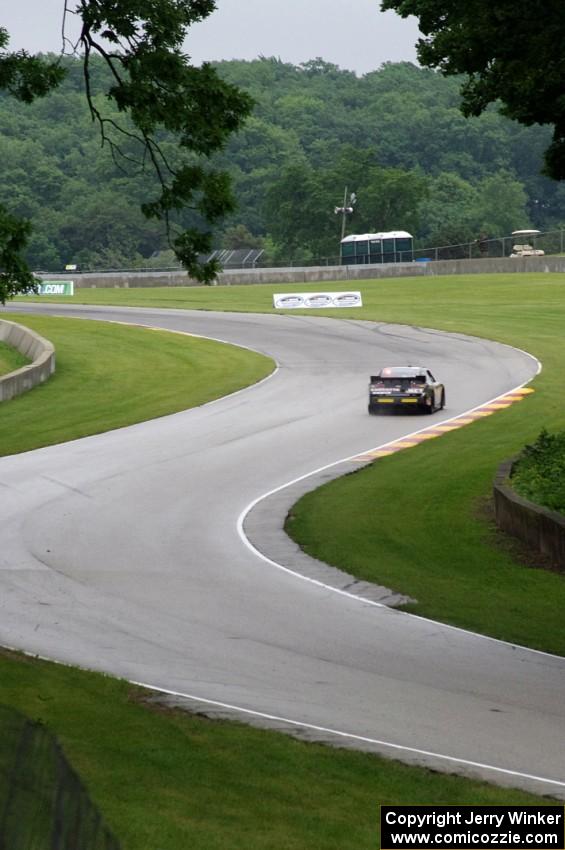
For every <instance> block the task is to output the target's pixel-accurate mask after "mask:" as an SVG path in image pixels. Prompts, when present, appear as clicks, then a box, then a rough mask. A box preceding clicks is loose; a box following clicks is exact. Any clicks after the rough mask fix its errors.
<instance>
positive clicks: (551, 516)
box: [493, 458, 565, 571]
mask: <svg viewBox="0 0 565 850" xmlns="http://www.w3.org/2000/svg"><path fill="white" fill-rule="evenodd" d="M515 461H516V458H512V460H507V461H505V462H504V463H502V464H501V465H500V466H499V468H498V472H497V474H496V478H495V481H494V487H493V491H494V510H495V516H496V523H497V525H498V526H499V528H501V529H502V530H503V531H505V532H507V533H508V534H512V535H513V536H514V537H518V538H519V539H520V540H522V541H523V542H524V543H526V544H527V545H528V546H531V547H532V548H533V549H535V550H536V551H538V552H541V553H542V554H543V555H545V556H547V558H549V560H550V561H551V563H552V565H553V566H555V567H557V568H558V569H560V570H563V571H565V516H563V515H562V514H560V513H557V512H556V511H550V510H549V509H548V508H543V507H541V506H540V505H536V504H534V503H533V502H529V501H528V500H527V499H523V498H522V497H521V496H519V495H518V494H517V493H516V492H514V490H513V489H512V487H511V486H510V480H511V476H512V467H513V465H514V463H515Z"/></svg>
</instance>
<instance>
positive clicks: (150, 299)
mask: <svg viewBox="0 0 565 850" xmlns="http://www.w3.org/2000/svg"><path fill="white" fill-rule="evenodd" d="M309 288H310V289H312V290H316V289H329V290H331V289H334V290H341V289H343V288H344V286H343V282H341V283H336V284H326V283H324V284H321V285H313V286H310V287H309ZM354 288H355V289H359V290H361V292H362V295H363V305H364V306H363V308H361V309H359V308H356V309H349V310H339V311H336V310H333V311H332V310H326V311H314V312H315V314H321V315H326V316H333V317H336V318H337V317H339V318H346V319H347V318H350V319H370V320H374V321H378V322H398V323H401V324H413V325H419V326H422V327H434V328H438V329H440V330H447V331H458V332H462V333H467V334H471V335H475V336H482V337H487V338H490V339H496V340H499V341H500V342H505V343H508V344H510V345H514V346H517V347H518V348H523V349H526V350H528V351H529V352H531V353H532V354H534V355H536V356H537V357H538V358H539V359H540V360H541V361H542V363H543V367H544V368H543V372H542V374H541V375H540V376H539V378H537V379H536V381H535V388H536V393H535V394H534V395H533V396H531V397H529V398H528V399H527V400H526V401H524V402H522V403H521V404H516V405H514V406H513V407H511V408H510V409H508V410H506V411H502V412H500V413H497V414H496V415H495V416H492V417H490V418H488V419H485V420H482V421H480V422H477V423H476V424H474V425H472V426H469V427H466V428H464V429H461V430H460V431H457V432H453V433H451V434H449V435H446V436H445V437H442V439H441V440H437V441H430V442H427V443H426V444H424V445H421V446H419V447H417V448H414V449H411V450H410V451H409V452H402V453H399V454H397V455H395V456H394V457H390V458H386V459H383V460H379V461H378V462H377V463H375V464H373V465H372V466H371V467H370V468H368V469H364V470H362V471H360V472H359V473H357V474H356V475H355V476H350V477H347V478H344V479H341V480H339V481H335V482H333V483H331V484H329V485H327V486H325V487H323V488H321V489H320V490H318V491H316V492H315V493H312V494H309V495H307V496H306V497H304V498H303V499H302V500H301V501H300V502H299V503H298V504H297V505H296V506H295V508H294V510H293V520H292V522H290V523H289V524H288V530H289V533H290V534H291V536H292V537H294V539H295V540H296V541H297V542H298V543H299V544H300V545H301V546H302V547H303V548H304V549H305V550H306V551H308V552H309V553H310V554H312V555H314V556H315V557H317V558H321V559H322V560H324V561H326V562H327V563H330V564H334V565H335V566H338V567H341V568H343V569H345V570H347V571H348V572H352V573H354V574H355V575H357V576H359V577H361V578H364V579H367V580H368V581H375V582H377V583H380V584H385V585H387V586H389V587H391V588H393V589H394V590H397V591H399V592H402V593H406V594H408V595H409V596H411V597H413V598H415V599H417V600H418V602H417V604H416V605H414V606H412V609H411V610H413V611H415V612H417V613H419V614H422V615H425V616H429V617H432V618H434V619H438V620H442V621H444V622H449V623H453V624H456V625H459V626H462V627H464V628H469V629H472V630H474V631H480V632H483V633H485V634H490V635H493V636H494V637H498V638H502V639H504V640H508V641H512V642H516V643H519V644H524V645H527V646H532V647H535V648H537V649H541V650H546V651H548V652H554V653H558V654H562V655H565V618H563V615H562V611H563V609H564V607H565V578H564V577H563V576H560V575H557V574H555V573H550V572H547V571H545V570H542V569H536V568H535V561H534V566H532V565H531V564H530V565H529V566H526V565H522V564H519V563H517V562H516V560H515V559H514V558H513V557H512V556H511V555H510V554H509V552H508V551H507V550H506V549H503V548H500V547H498V546H496V545H495V544H494V540H495V534H494V531H493V528H492V527H491V526H490V525H489V524H488V523H487V522H486V521H485V519H484V516H485V510H484V507H485V502H486V501H487V500H488V497H489V494H490V493H491V489H492V480H493V477H494V473H495V470H496V468H497V466H498V464H499V463H500V462H501V461H502V460H504V459H506V458H508V457H510V456H512V455H514V454H516V453H517V452H518V451H520V450H521V448H522V447H523V446H524V445H526V444H527V443H531V442H532V441H533V440H535V438H536V437H537V435H538V434H539V432H540V431H541V429H542V428H544V427H545V428H547V430H549V431H559V430H562V429H563V428H564V427H565V409H564V408H563V403H562V397H563V389H562V384H563V379H562V373H563V365H564V364H563V361H564V349H563V328H564V327H565V275H563V274H543V273H535V274H501V275H469V276H465V275H454V276H446V277H438V278H434V277H425V278H395V279H392V280H374V281H364V282H363V281H360V282H358V281H356V282H355V284H354ZM283 289H284V291H288V292H292V291H303V290H304V284H294V285H285V286H284V287H283V286H281V284H277V285H273V286H268V285H261V286H240V287H236V286H233V287H186V288H182V289H180V288H177V287H175V288H171V289H165V290H163V289H147V290H145V289H143V290H142V289H140V290H131V289H129V290H125V289H124V290H117V289H113V290H90V289H89V290H78V291H77V298H78V299H79V300H80V301H84V303H104V304H126V305H127V304H131V305H134V304H135V305H144V306H169V307H185V308H200V309H219V310H221V309H223V310H244V311H254V312H274V311H273V308H272V294H273V292H277V291H282V290H283ZM55 298H56V297H55ZM59 300H63V299H62V298H60V299H59ZM299 312H301V313H304V312H305V311H299ZM308 312H309V314H312V311H308ZM447 392H448V398H449V387H448V388H447ZM539 563H540V565H541V561H540V562H539Z"/></svg>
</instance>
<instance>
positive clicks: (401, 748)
mask: <svg viewBox="0 0 565 850" xmlns="http://www.w3.org/2000/svg"><path fill="white" fill-rule="evenodd" d="M130 684H132V685H137V686H138V687H141V688H146V689H147V690H150V691H156V692H158V693H162V694H168V695H169V696H176V697H182V698H184V699H189V700H193V701H195V702H202V703H205V704H206V705H213V706H217V707H218V708H225V709H228V710H230V711H237V712H240V713H241V714H248V715H250V716H252V717H261V718H263V719H264V720H275V721H277V722H278V723H286V724H288V725H289V726H296V727H299V728H302V729H311V730H313V731H314V732H325V733H327V734H328V735H335V736H336V737H339V738H347V739H350V740H353V741H361V742H363V743H365V744H375V745H376V746H380V747H387V748H389V749H392V750H397V751H401V752H405V753H413V754H414V755H421V756H429V757H431V758H436V759H441V760H442V761H448V762H451V763H453V764H461V765H468V766H469V767H476V768H481V769H482V770H490V771H494V772H496V773H502V774H505V775H506V776H514V777H520V778H521V779H532V780H534V781H536V782H545V783H547V784H549V785H557V786H559V787H560V788H565V782H562V781H560V780H558V779H547V778H546V777H544V776H536V775H535V774H531V773H522V772H521V771H518V770H510V769H508V768H505V767H497V766H496V765H491V764H483V763H482V762H477V761H471V760H469V759H463V758H458V757H457V756H447V755H444V754H443V753H435V752H432V751H430V750H421V749H419V748H417V747H408V746H405V745H403V744H393V743H391V742H390V741H381V740H379V739H378V738H369V737H366V736H364V735H355V734H354V733H352V732H342V731H340V730H339V729H331V728H328V727H326V726H316V725H315V724H313V723H305V722H304V721H301V720H292V719H290V718H288V717H280V716H278V715H276V714H267V713H265V712H263V711H255V710H254V709H250V708H242V707H241V706H238V705H232V704H230V703H226V702H220V701H219V700H213V699H203V698H202V697H198V696H195V695H194V694H185V693H182V692H181V691H173V690H168V689H166V688H160V687H157V686H156V685H148V684H146V683H145V682H134V681H130ZM418 766H421V765H418Z"/></svg>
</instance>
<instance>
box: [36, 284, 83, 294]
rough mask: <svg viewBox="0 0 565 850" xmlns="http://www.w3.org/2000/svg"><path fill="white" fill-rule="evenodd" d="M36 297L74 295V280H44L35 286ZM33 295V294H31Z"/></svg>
mask: <svg viewBox="0 0 565 850" xmlns="http://www.w3.org/2000/svg"><path fill="white" fill-rule="evenodd" d="M35 294H36V295H74V294H75V282H74V280H44V281H42V282H41V283H38V284H37V287H36V290H35ZM32 295H33V293H32Z"/></svg>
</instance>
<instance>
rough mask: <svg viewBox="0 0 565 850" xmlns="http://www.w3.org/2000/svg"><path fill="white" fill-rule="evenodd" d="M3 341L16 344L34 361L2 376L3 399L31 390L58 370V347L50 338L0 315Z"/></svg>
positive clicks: (17, 347)
mask: <svg viewBox="0 0 565 850" xmlns="http://www.w3.org/2000/svg"><path fill="white" fill-rule="evenodd" d="M0 341H1V342H5V343H6V344H7V345H11V346H12V348H16V349H17V350H18V351H19V352H20V353H21V354H23V355H24V357H29V358H30V360H32V362H31V363H30V364H28V365H27V366H22V367H21V369H17V370H16V371H15V372H9V374H7V375H3V376H2V377H0V402H2V401H8V399H10V398H14V396H17V395H21V393H25V392H27V390H31V389H32V388H33V387H35V386H37V385H38V384H42V383H43V381H46V380H47V378H49V377H50V376H51V375H52V374H53V372H54V371H55V349H54V347H53V345H52V344H51V343H50V342H49V340H47V339H44V338H43V337H42V336H39V334H36V333H35V332H34V331H31V330H30V329H29V328H24V327H23V326H22V325H17V324H16V323H15V322H7V321H5V320H4V319H0Z"/></svg>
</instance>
